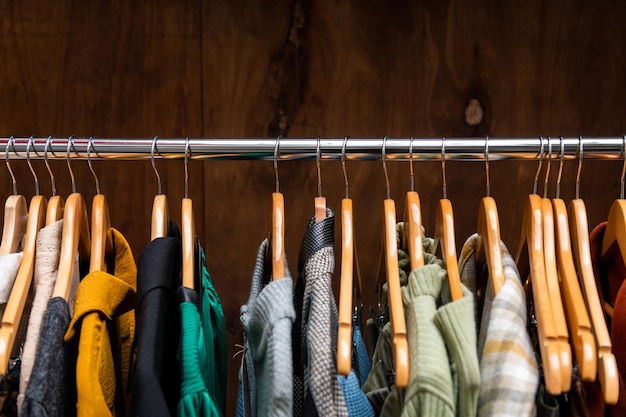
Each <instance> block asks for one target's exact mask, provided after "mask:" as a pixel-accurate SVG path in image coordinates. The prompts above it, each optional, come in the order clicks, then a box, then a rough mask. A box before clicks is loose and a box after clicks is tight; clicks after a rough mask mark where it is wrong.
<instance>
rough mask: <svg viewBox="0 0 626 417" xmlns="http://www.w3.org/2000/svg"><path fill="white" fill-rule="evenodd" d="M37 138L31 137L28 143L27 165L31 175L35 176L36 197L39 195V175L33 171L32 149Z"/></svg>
mask: <svg viewBox="0 0 626 417" xmlns="http://www.w3.org/2000/svg"><path fill="white" fill-rule="evenodd" d="M34 142H35V137H34V136H31V137H30V138H29V139H28V142H27V143H26V163H27V164H28V168H29V169H30V172H31V174H33V178H34V179H35V195H39V178H38V177H37V173H36V172H35V170H34V169H33V164H31V162H30V147H31V145H34Z"/></svg>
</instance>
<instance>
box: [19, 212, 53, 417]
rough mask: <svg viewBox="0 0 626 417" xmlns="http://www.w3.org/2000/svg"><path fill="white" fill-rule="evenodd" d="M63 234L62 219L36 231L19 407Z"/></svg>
mask: <svg viewBox="0 0 626 417" xmlns="http://www.w3.org/2000/svg"><path fill="white" fill-rule="evenodd" d="M62 234H63V220H59V221H57V222H54V223H52V224H50V225H48V226H46V227H44V228H42V229H41V230H40V231H39V233H37V246H36V252H35V253H36V257H35V275H34V283H33V284H34V287H35V297H34V299H33V304H32V307H31V310H30V317H29V319H28V331H27V333H26V340H25V341H24V346H23V348H22V349H23V350H22V366H21V369H20V394H19V396H18V397H17V407H18V410H19V409H20V408H21V407H22V402H23V401H24V394H25V393H26V388H27V387H28V382H29V381H30V374H31V372H32V370H33V365H34V364H35V352H36V351H37V343H38V342H39V334H40V333H41V323H42V321H43V317H44V315H45V314H46V308H47V307H48V301H50V297H51V296H52V291H53V290H54V283H55V282H56V278H57V270H58V268H59V256H60V253H61V235H62Z"/></svg>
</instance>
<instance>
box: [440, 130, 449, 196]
mask: <svg viewBox="0 0 626 417" xmlns="http://www.w3.org/2000/svg"><path fill="white" fill-rule="evenodd" d="M441 194H442V196H443V199H444V200H445V199H447V198H448V183H447V182H446V137H445V136H443V137H442V138H441Z"/></svg>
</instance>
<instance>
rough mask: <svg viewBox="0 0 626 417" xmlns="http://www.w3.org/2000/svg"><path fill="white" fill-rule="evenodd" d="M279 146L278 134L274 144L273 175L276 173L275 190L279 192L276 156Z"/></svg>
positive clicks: (277, 155)
mask: <svg viewBox="0 0 626 417" xmlns="http://www.w3.org/2000/svg"><path fill="white" fill-rule="evenodd" d="M279 146H280V135H278V137H277V138H276V146H274V175H276V192H277V193H279V192H280V181H279V179H278V158H279V157H280V155H279V153H278V152H279Z"/></svg>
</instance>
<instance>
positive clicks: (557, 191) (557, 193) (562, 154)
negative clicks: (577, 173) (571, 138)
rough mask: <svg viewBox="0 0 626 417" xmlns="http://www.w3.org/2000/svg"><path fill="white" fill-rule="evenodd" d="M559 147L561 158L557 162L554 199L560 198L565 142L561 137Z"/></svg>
mask: <svg viewBox="0 0 626 417" xmlns="http://www.w3.org/2000/svg"><path fill="white" fill-rule="evenodd" d="M559 143H560V145H561V156H560V161H559V173H558V175H557V176H556V198H561V175H562V174H563V163H564V162H565V142H564V141H563V136H561V137H560V138H559Z"/></svg>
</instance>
